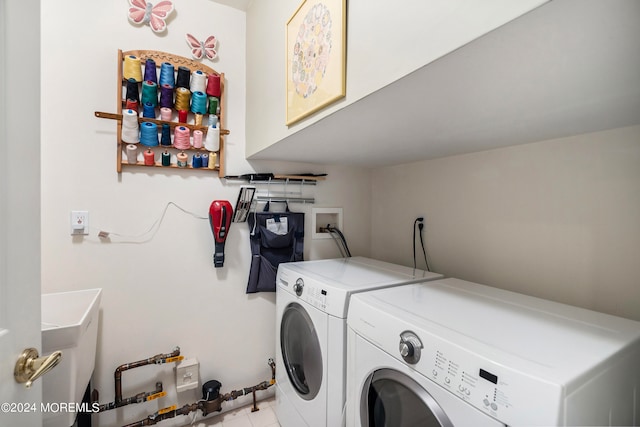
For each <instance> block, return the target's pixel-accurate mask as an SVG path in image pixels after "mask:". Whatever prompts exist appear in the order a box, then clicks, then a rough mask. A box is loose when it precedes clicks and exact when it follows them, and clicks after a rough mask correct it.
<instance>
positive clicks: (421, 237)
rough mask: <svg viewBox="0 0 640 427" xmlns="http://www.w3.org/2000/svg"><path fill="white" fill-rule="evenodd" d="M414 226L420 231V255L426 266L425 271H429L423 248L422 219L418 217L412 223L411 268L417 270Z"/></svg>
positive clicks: (425, 252)
mask: <svg viewBox="0 0 640 427" xmlns="http://www.w3.org/2000/svg"><path fill="white" fill-rule="evenodd" d="M416 225H417V226H418V230H419V231H420V245H421V246H422V254H423V255H424V263H425V265H426V268H427V271H431V268H430V267H429V261H427V251H426V249H425V247H424V238H423V236H422V233H423V231H424V218H423V217H421V216H419V217H418V218H416V219H415V221H413V268H417V265H416Z"/></svg>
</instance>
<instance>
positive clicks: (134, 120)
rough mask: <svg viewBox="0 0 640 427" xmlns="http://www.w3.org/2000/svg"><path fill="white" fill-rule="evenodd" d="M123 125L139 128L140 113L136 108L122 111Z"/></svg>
mask: <svg viewBox="0 0 640 427" xmlns="http://www.w3.org/2000/svg"><path fill="white" fill-rule="evenodd" d="M122 126H123V127H126V128H136V129H137V128H138V113H136V111H135V110H131V109H128V110H124V111H123V112H122Z"/></svg>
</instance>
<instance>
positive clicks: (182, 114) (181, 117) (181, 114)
mask: <svg viewBox="0 0 640 427" xmlns="http://www.w3.org/2000/svg"><path fill="white" fill-rule="evenodd" d="M188 114H189V112H188V111H187V110H179V111H178V121H179V122H180V123H187V115H188Z"/></svg>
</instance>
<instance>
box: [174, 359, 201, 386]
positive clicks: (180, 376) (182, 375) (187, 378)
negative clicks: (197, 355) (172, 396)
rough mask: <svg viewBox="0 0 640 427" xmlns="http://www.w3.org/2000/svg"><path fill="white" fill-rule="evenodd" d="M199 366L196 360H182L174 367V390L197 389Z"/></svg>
mask: <svg viewBox="0 0 640 427" xmlns="http://www.w3.org/2000/svg"><path fill="white" fill-rule="evenodd" d="M199 370H200V364H199V363H198V359H184V360H182V361H181V362H180V363H178V364H177V365H176V389H177V390H178V391H179V392H180V391H185V390H191V389H194V388H196V387H198V382H199V379H198V377H199V375H200V373H199Z"/></svg>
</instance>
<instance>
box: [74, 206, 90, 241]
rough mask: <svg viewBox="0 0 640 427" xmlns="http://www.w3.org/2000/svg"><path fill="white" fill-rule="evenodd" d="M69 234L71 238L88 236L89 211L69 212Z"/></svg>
mask: <svg viewBox="0 0 640 427" xmlns="http://www.w3.org/2000/svg"><path fill="white" fill-rule="evenodd" d="M71 234H72V235H73V236H81V235H85V236H86V235H88V234H89V211H71Z"/></svg>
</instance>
